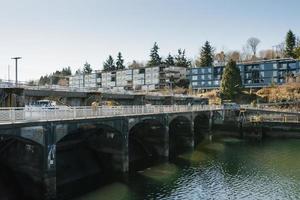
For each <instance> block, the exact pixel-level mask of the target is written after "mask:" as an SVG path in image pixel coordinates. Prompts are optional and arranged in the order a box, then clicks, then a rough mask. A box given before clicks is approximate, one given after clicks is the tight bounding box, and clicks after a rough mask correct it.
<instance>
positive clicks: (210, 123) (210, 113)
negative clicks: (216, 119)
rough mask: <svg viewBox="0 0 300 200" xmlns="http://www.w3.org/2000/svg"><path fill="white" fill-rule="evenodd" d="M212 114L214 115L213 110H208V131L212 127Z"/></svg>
mask: <svg viewBox="0 0 300 200" xmlns="http://www.w3.org/2000/svg"><path fill="white" fill-rule="evenodd" d="M213 116H214V112H213V111H210V112H209V129H208V130H209V132H211V131H212V129H213Z"/></svg>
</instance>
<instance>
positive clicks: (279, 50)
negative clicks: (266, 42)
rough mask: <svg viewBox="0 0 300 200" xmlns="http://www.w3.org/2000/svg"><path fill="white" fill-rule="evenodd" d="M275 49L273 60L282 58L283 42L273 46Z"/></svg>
mask: <svg viewBox="0 0 300 200" xmlns="http://www.w3.org/2000/svg"><path fill="white" fill-rule="evenodd" d="M273 47H274V49H275V54H276V55H275V58H283V57H284V54H285V52H284V50H285V42H281V43H280V44H278V45H275V46H273Z"/></svg>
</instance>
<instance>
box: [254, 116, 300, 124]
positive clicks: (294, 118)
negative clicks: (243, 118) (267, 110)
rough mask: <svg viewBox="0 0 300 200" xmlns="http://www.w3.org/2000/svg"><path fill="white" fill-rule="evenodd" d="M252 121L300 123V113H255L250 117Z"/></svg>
mask: <svg viewBox="0 0 300 200" xmlns="http://www.w3.org/2000/svg"><path fill="white" fill-rule="evenodd" d="M248 121H250V122H280V123H300V115H299V116H295V115H254V116H250V117H249V118H248Z"/></svg>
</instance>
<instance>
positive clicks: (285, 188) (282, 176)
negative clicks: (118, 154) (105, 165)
mask: <svg viewBox="0 0 300 200" xmlns="http://www.w3.org/2000/svg"><path fill="white" fill-rule="evenodd" d="M140 199H151V200H152V199H162V200H169V199H178V200H181V199H186V200H189V199H218V200H222V199H262V200H268V199H300V140H292V139H291V140H268V141H264V142H252V143H249V142H245V141H242V140H238V139H231V138H226V139H217V140H214V141H213V142H206V143H202V144H200V145H199V146H198V147H197V150H195V151H193V152H190V153H185V154H182V155H179V157H178V159H176V160H175V161H174V162H172V163H163V164H158V165H156V166H153V167H151V168H148V169H145V170H143V171H140V172H138V173H137V174H135V175H132V176H129V178H128V179H127V180H123V181H121V180H120V181H115V182H113V183H110V184H107V185H105V186H102V187H100V188H99V189H98V190H95V191H93V192H91V193H89V194H86V195H84V196H81V197H79V198H76V200H140Z"/></svg>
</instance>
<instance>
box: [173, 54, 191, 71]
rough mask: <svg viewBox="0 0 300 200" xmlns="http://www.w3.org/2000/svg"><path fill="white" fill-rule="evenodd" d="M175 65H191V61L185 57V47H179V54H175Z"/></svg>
mask: <svg viewBox="0 0 300 200" xmlns="http://www.w3.org/2000/svg"><path fill="white" fill-rule="evenodd" d="M175 65H176V66H179V67H186V68H187V67H189V66H190V65H191V62H190V61H188V60H187V58H186V57H185V49H184V50H181V49H178V55H177V56H175Z"/></svg>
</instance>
